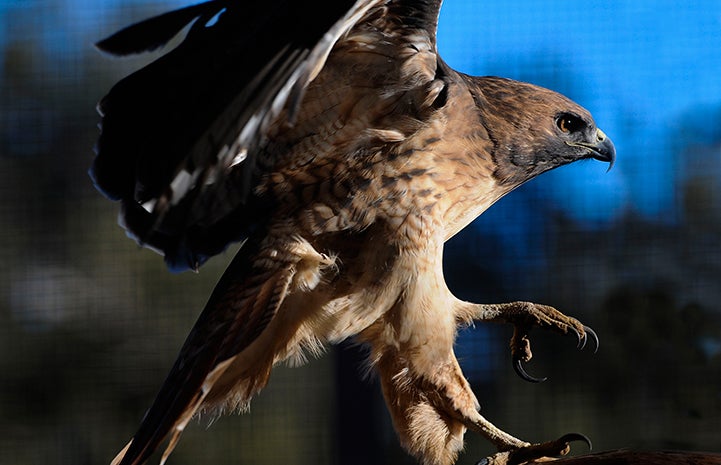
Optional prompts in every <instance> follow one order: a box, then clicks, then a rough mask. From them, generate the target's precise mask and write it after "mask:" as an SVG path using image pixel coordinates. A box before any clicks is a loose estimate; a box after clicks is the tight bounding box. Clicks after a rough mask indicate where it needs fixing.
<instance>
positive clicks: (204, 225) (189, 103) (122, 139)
mask: <svg viewBox="0 0 721 465" xmlns="http://www.w3.org/2000/svg"><path fill="white" fill-rule="evenodd" d="M245 3H246V2H231V1H220V0H216V1H210V2H206V3H203V4H200V5H196V6H194V7H188V8H185V9H181V10H177V11H176V12H171V13H168V14H166V15H161V16H159V17H156V18H153V19H150V20H147V21H144V22H142V23H139V24H137V25H135V26H131V27H130V28H127V29H125V30H123V31H121V32H120V33H118V34H117V35H115V36H112V37H110V38H109V39H107V40H106V41H103V42H101V43H100V47H102V48H103V49H105V50H107V51H110V52H117V53H133V52H138V51H143V50H147V49H152V48H155V47H157V46H159V45H162V44H163V43H164V42H165V41H167V40H168V39H169V38H170V37H171V36H172V35H173V33H175V32H176V31H177V30H179V29H181V28H182V27H183V26H184V25H185V24H187V23H188V22H189V21H195V23H193V25H192V26H191V28H190V31H189V32H188V36H187V37H186V39H185V41H184V42H183V43H182V44H180V45H179V46H178V48H176V49H174V50H173V51H171V52H170V53H168V54H167V55H165V56H164V57H162V58H160V59H159V60H157V61H156V62H154V63H153V64H151V65H149V66H148V67H146V68H144V69H141V70H140V71H138V72H136V73H135V74H133V75H131V76H129V77H128V78H126V79H124V80H123V81H121V82H120V83H118V84H117V85H116V86H115V88H113V90H112V91H111V92H110V94H109V95H108V96H107V97H106V98H105V99H104V100H103V101H102V102H101V104H100V109H101V111H102V112H103V114H104V117H103V131H102V135H101V138H100V140H99V142H98V156H97V158H96V160H95V163H94V165H93V168H92V176H93V179H94V180H95V182H96V184H97V186H98V187H99V188H100V189H101V190H103V191H104V192H105V193H106V194H107V195H108V196H109V197H111V198H114V199H118V200H120V201H121V202H122V205H123V213H122V215H123V221H124V223H125V225H126V227H127V228H128V231H129V232H130V233H131V234H133V235H134V236H135V237H136V238H137V239H138V240H139V241H140V242H142V243H144V244H146V245H148V246H150V247H154V248H156V249H158V250H160V251H161V252H163V253H164V254H165V257H166V260H167V261H168V263H169V264H170V265H171V266H175V267H195V266H198V265H199V264H200V263H202V261H203V260H204V259H205V258H206V257H208V256H210V255H212V254H214V253H217V252H218V251H219V250H221V249H222V248H223V247H224V246H225V245H226V244H227V242H228V241H230V240H233V239H238V238H240V237H242V236H244V235H246V234H247V233H248V231H249V230H250V229H252V228H253V227H254V226H256V228H257V229H256V230H254V231H253V233H252V234H251V235H250V239H248V242H247V243H246V244H245V245H244V246H243V247H242V248H241V250H240V252H239V254H238V256H237V257H236V258H235V260H234V261H233V263H232V264H231V265H230V267H229V268H228V270H227V271H226V273H225V274H224V275H223V278H222V279H221V281H220V282H219V284H218V286H217V287H216V289H215V291H214V292H213V295H212V296H211V298H210V300H209V301H208V304H207V305H206V308H205V309H204V311H203V313H202V315H201V316H200V318H199V319H198V321H197V322H196V324H195V326H194V328H193V329H192V331H191V332H190V334H189V336H188V338H187V340H186V342H185V344H184V346H183V348H182V350H181V352H180V354H179V356H178V359H177V361H176V363H175V364H174V366H173V368H172V370H171V372H170V374H169V375H168V377H167V378H166V380H165V382H164V383H163V386H162V388H161V390H160V392H159V394H158V396H157V397H156V399H155V402H154V403H153V406H152V407H151V408H150V410H149V411H148V413H147V414H146V416H145V418H144V419H143V422H142V424H141V426H140V428H139V429H138V431H137V433H136V434H135V436H134V437H133V439H132V441H131V442H130V443H129V444H128V445H127V446H126V448H125V449H123V451H122V452H121V453H120V454H119V455H118V457H117V458H116V459H115V461H114V462H113V464H114V465H137V464H140V463H142V462H144V461H145V459H147V458H148V456H149V455H150V454H152V453H153V451H154V450H155V449H156V448H157V447H158V446H159V444H160V443H161V442H163V441H164V440H165V439H166V438H167V437H168V436H170V444H169V446H168V448H167V450H166V453H165V457H167V454H168V453H170V451H172V449H173V447H174V445H175V443H176V442H177V439H178V437H179V435H180V433H181V432H182V430H183V428H184V427H185V425H186V424H187V422H188V421H189V420H190V418H191V417H192V416H193V415H194V414H195V413H196V412H197V410H198V409H199V408H202V406H203V401H204V400H208V399H210V397H212V396H221V397H222V396H223V395H224V394H227V393H226V391H225V390H224V389H226V388H227V385H228V384H232V383H230V382H226V381H228V380H227V379H223V382H225V384H224V386H226V387H224V388H223V389H218V388H217V384H216V381H218V380H219V379H221V378H222V377H223V376H224V375H225V376H226V377H232V376H231V375H228V373H226V368H227V365H228V363H227V362H228V361H229V360H231V359H232V358H233V357H234V356H235V355H236V354H239V353H240V352H242V351H243V350H244V349H245V348H246V347H248V346H249V345H250V344H251V343H252V342H253V341H255V340H256V338H257V337H258V335H260V334H261V333H262V332H263V331H264V329H265V328H266V326H267V325H268V324H269V322H270V321H271V320H272V319H273V318H274V316H275V315H276V312H278V311H279V309H280V308H281V306H282V305H283V302H284V299H285V297H286V294H287V293H288V292H290V291H292V289H289V286H290V284H291V283H292V282H293V279H294V275H295V273H296V271H295V268H294V266H295V263H296V262H297V261H298V260H299V259H298V258H297V257H296V258H295V259H294V258H293V257H292V256H291V257H285V258H284V259H283V260H278V261H277V262H274V261H272V260H271V261H270V262H268V261H267V260H257V258H258V256H273V257H275V256H276V255H277V254H278V250H279V249H282V247H278V244H272V247H271V246H270V245H267V244H266V245H265V246H262V245H261V244H263V243H265V241H264V240H263V233H264V228H265V225H263V224H259V223H263V221H262V218H264V217H266V216H267V215H270V214H272V212H273V211H274V210H273V208H272V207H273V206H270V207H271V208H267V207H268V206H267V205H261V204H260V203H259V202H260V201H261V200H259V199H260V197H258V196H254V195H253V192H252V191H251V190H252V189H253V187H254V185H255V184H254V183H255V182H256V179H255V176H257V175H258V173H262V170H263V169H268V168H267V167H265V166H264V163H269V162H268V161H267V160H263V159H262V156H263V155H267V154H266V153H265V152H264V151H263V147H264V144H265V138H267V137H271V136H272V134H273V131H274V130H277V129H278V128H279V127H281V125H293V124H294V123H297V124H296V128H302V129H298V131H299V132H302V133H303V134H305V135H303V136H299V137H306V136H307V134H313V133H314V132H316V131H318V132H320V131H325V129H326V128H318V127H314V124H327V125H334V124H335V123H337V122H335V121H326V119H327V118H323V121H324V122H323V123H319V122H318V119H315V116H317V111H316V110H317V109H318V108H322V109H323V110H322V111H323V112H328V113H330V114H332V112H330V111H329V110H328V107H333V108H335V103H328V102H324V101H322V100H323V96H324V94H325V92H324V91H326V90H327V93H329V94H333V95H336V96H337V95H341V94H343V92H344V91H345V90H346V89H345V88H341V89H339V88H328V89H325V88H323V86H324V85H328V86H331V87H332V86H333V85H334V84H333V79H332V78H333V77H334V74H332V73H331V74H329V75H324V77H322V78H318V79H317V80H316V81H315V82H314V83H313V86H314V87H313V88H312V89H310V90H308V93H309V94H310V93H313V99H312V103H310V104H308V106H310V107H312V108H307V107H305V106H300V107H298V105H301V103H302V102H304V100H302V97H303V92H304V91H305V90H306V89H307V86H308V84H309V83H310V82H311V81H313V80H314V79H315V77H316V75H317V74H318V73H320V72H321V70H322V68H323V66H324V64H325V63H326V58H327V55H328V54H329V53H331V49H332V48H333V47H334V45H338V48H337V49H336V50H337V51H338V53H343V54H346V53H347V54H348V56H343V57H338V56H336V55H334V57H335V58H336V60H335V63H336V65H335V66H341V64H339V63H342V64H349V63H350V64H352V62H353V59H354V58H353V57H354V56H356V54H358V55H363V54H365V55H366V58H368V57H369V56H372V57H373V60H374V61H372V62H371V63H372V64H375V63H376V62H378V63H383V66H384V67H386V68H384V69H382V70H380V71H378V72H377V75H378V76H383V77H385V76H384V74H385V71H389V72H391V71H392V72H391V73H390V74H392V75H393V76H394V77H393V79H394V80H395V82H394V86H395V87H396V88H397V89H401V90H398V94H399V95H406V94H403V92H406V91H408V94H407V96H409V98H410V96H411V94H412V96H414V97H417V98H418V99H419V101H420V102H422V105H425V107H428V106H429V105H430V103H429V102H431V101H432V100H433V98H435V97H436V96H437V95H438V92H439V91H440V90H439V89H440V87H434V88H433V89H434V90H433V91H432V92H431V93H432V95H433V96H434V97H433V98H429V97H428V96H427V95H426V94H425V93H426V87H427V85H429V80H431V81H432V80H433V75H434V73H435V66H436V60H435V58H433V59H429V56H430V55H433V57H434V53H435V24H436V20H437V16H438V9H439V8H440V1H423V0H415V1H412V0H406V1H386V0H365V1H357V2H355V3H354V4H352V5H351V2H345V3H344V2H343V1H342V0H333V1H332V2H328V1H316V2H299V1H293V0H289V1H280V0H276V1H275V2H271V3H273V4H272V5H267V2H266V3H265V4H264V6H263V7H262V8H261V7H260V6H257V4H258V3H260V2H247V3H250V4H251V5H252V6H250V7H249V8H250V9H251V10H252V11H251V10H245V9H244V6H243V5H244V4H245ZM339 5H344V6H343V7H342V8H341V6H339ZM266 9H267V10H266ZM218 13H220V14H219V15H218ZM216 15H218V16H217V21H215V22H214V23H212V24H210V25H208V21H209V20H210V19H212V18H214V17H215V16H216ZM155 26H157V28H158V30H157V31H152V29H153V28H154V27H155ZM324 28H325V30H324ZM379 29H380V30H383V31H385V32H383V34H385V37H387V38H388V40H391V39H396V40H398V41H399V44H397V47H392V46H388V45H387V44H385V45H384V46H383V47H385V48H381V47H379V48H377V49H376V48H375V47H376V45H377V44H376V43H375V42H372V41H370V42H369V41H367V40H366V39H368V38H371V39H372V38H374V37H376V36H375V35H373V34H370V32H371V31H377V30H379ZM421 30H425V31H426V33H425V34H420V35H422V36H423V37H422V38H421V39H418V38H417V37H416V35H417V33H418V32H419V31H421ZM366 32H368V33H369V34H366ZM429 36H430V37H429ZM346 37H348V39H346ZM345 40H347V42H345V43H340V42H343V41H345ZM368 40H370V39H368ZM419 44H422V45H419ZM419 46H422V47H425V48H424V51H423V52H422V53H421V52H419V50H418V49H417V47H419ZM361 51H362V53H359V52H361ZM380 51H384V52H388V51H390V52H392V53H389V54H388V55H387V56H386V55H379V53H380ZM396 54H397V55H398V56H396ZM416 54H417V55H422V57H421V58H419V59H418V61H419V62H420V64H419V63H415V62H414V57H415V55H416ZM401 55H402V56H401ZM366 66H367V64H366ZM428 66H430V69H428ZM401 68H404V69H403V70H401ZM405 68H408V69H405ZM343 73H350V70H343ZM419 76H422V78H421V77H419ZM376 77H377V76H375V75H374V76H372V78H369V81H368V82H365V81H363V82H362V83H363V85H366V86H370V84H369V82H370V81H373V80H374V79H376ZM399 79H400V80H401V81H402V80H403V79H408V82H397V81H398V80H399ZM376 81H378V82H380V83H379V84H377V85H378V88H373V89H370V88H364V89H363V90H362V91H358V92H362V96H363V98H364V99H369V100H374V98H373V97H374V95H375V94H374V93H377V95H375V99H377V100H379V101H380V100H383V99H384V98H385V99H386V100H393V101H396V100H394V99H392V98H391V99H389V98H388V94H389V93H390V90H389V89H388V88H385V87H384V85H385V84H384V83H383V82H382V79H377V80H376ZM416 88H419V89H420V90H419V91H418V92H417V93H412V92H411V91H410V90H411V89H416ZM354 92H355V91H354ZM350 94H351V95H356V93H353V92H351V93H350ZM357 96H358V95H356V97H357ZM351 98H355V97H351ZM397 102H400V103H398V104H397V106H396V107H394V108H397V109H399V110H398V111H408V110H407V108H408V107H409V106H412V105H411V104H410V103H409V102H410V100H407V99H406V100H402V101H400V100H398V101H397ZM356 103H357V102H355V101H351V102H348V103H347V104H346V105H344V107H349V108H353V107H356V106H357V105H356ZM380 106H381V107H383V108H385V107H384V106H383V105H380ZM366 108H374V106H373V105H369V104H368V102H366V101H364V106H362V108H358V109H356V111H358V112H361V113H365V109H366ZM310 115H314V116H313V117H311V116H310ZM396 116H399V118H398V119H399V120H401V121H395V120H396V118H394V114H383V120H384V122H385V123H388V124H390V125H392V124H393V122H394V121H395V122H398V123H399V124H400V123H401V122H402V121H405V120H406V119H408V118H407V115H403V114H400V115H396ZM296 117H297V118H298V121H295V118H296ZM378 118H379V119H380V117H378ZM361 123H362V122H361ZM361 123H359V122H358V121H354V124H348V125H347V126H346V127H344V128H343V130H342V131H340V130H339V131H338V132H339V133H342V134H343V137H344V138H346V139H347V138H354V137H357V138H362V137H364V136H363V134H361V132H362V131H364V130H366V129H370V128H367V127H364V126H363V124H361ZM381 129H383V128H381ZM381 132H382V131H381ZM388 132H393V131H388ZM289 133H290V134H291V136H292V137H295V134H296V133H295V132H293V131H289ZM394 134H396V133H394ZM286 135H288V133H286ZM338 137H340V136H338ZM394 137H395V136H394ZM275 142H279V141H277V140H276V141H275ZM279 143H282V144H285V143H289V142H288V141H287V140H285V139H283V141H282V142H279ZM333 143H340V142H339V141H338V140H325V141H323V145H324V147H323V148H322V150H321V149H319V151H323V153H324V156H328V157H330V156H332V155H333V154H336V155H337V156H342V155H343V154H342V153H340V150H338V151H334V150H333V147H327V145H331V146H332V145H333ZM336 152H339V153H336ZM288 154H289V155H287V156H288V157H292V156H293V155H300V152H298V150H290V151H289V152H288ZM275 156H283V154H282V153H281V154H280V155H278V154H277V153H276V154H275ZM332 161H333V160H325V161H324V163H326V164H330V163H332ZM270 163H272V161H271V162H270ZM288 165H293V162H292V161H288V160H285V166H288ZM298 165H299V166H298V167H297V169H298V171H297V173H296V174H297V175H298V176H299V177H304V176H306V175H307V173H304V172H303V167H302V166H300V165H302V163H300V162H298ZM306 177H307V176H306ZM360 181H363V180H359V182H360ZM260 209H264V211H263V212H260V211H257V210H260ZM290 235H292V234H290ZM281 236H283V237H286V235H282V234H281ZM261 247H267V248H268V249H264V250H261ZM271 248H272V250H269V249H271ZM264 254H265V255H264ZM291 255H292V253H291ZM269 263H270V264H269ZM306 287H307V286H306ZM302 288H303V286H300V287H299V288H298V289H302ZM298 292H300V291H298ZM274 355H276V354H273V353H271V354H270V356H271V359H272V358H273V357H272V356H274ZM229 371H230V370H229ZM231 381H232V380H231ZM248 383H250V384H251V385H253V384H262V383H263V381H262V380H255V379H251V380H248ZM214 385H215V386H216V391H213V386H214ZM211 391H212V392H211ZM206 396H210V397H207V398H206ZM220 400H222V399H214V401H220Z"/></svg>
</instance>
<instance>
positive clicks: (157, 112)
mask: <svg viewBox="0 0 721 465" xmlns="http://www.w3.org/2000/svg"><path fill="white" fill-rule="evenodd" d="M377 3H380V2H379V1H378V0H375V1H373V0H359V1H357V2H353V1H352V0H334V1H332V2H329V1H323V0H319V1H314V2H298V1H293V0H268V1H265V2H239V1H232V0H225V1H223V0H212V1H209V2H206V3H201V4H199V5H195V6H191V7H187V8H183V9H180V10H177V11H174V12H170V13H166V14H164V15H161V16H158V17H155V18H151V19H149V20H146V21H143V22H141V23H138V24H136V25H134V26H131V27H129V28H126V29H124V30H122V31H120V32H119V33H117V34H115V35H113V36H111V37H109V38H108V39H106V40H104V41H101V42H100V43H99V44H98V46H99V48H101V49H102V50H105V51H108V52H110V53H115V54H127V53H135V52H141V51H145V50H150V49H153V48H157V47H158V46H161V45H163V44H164V43H165V42H167V41H168V40H169V39H170V38H172V36H173V35H174V34H175V33H177V32H178V31H179V30H180V29H182V28H183V27H184V26H185V25H186V24H188V23H189V22H192V21H194V22H193V25H192V26H191V27H190V30H189V31H188V33H187V36H186V38H185V40H184V41H183V42H182V43H181V44H180V45H179V46H178V47H177V48H175V49H174V50H172V51H171V52H169V53H168V54H166V55H164V56H163V57H161V58H159V59H158V60H157V61H155V62H153V63H152V64H150V65H148V66H146V67H145V68H143V69H141V70H139V71H137V72H135V73H134V74H132V75H130V76H128V77H127V78H125V79H123V80H122V81H120V82H119V83H118V84H116V85H115V87H113V89H112V90H111V91H110V93H109V94H108V95H107V96H105V97H104V98H103V99H102V101H101V102H100V104H99V105H98V109H99V112H100V113H101V115H102V116H103V119H102V123H101V127H102V132H101V135H100V138H99V140H98V143H97V147H96V150H97V157H96V159H95V161H94V163H93V166H92V168H91V176H92V178H93V180H94V182H95V184H96V186H97V187H98V188H99V189H100V190H101V191H102V192H104V193H105V194H106V195H107V196H108V197H110V198H112V199H116V200H120V201H121V203H122V213H121V222H122V223H123V225H124V226H125V227H126V229H127V230H128V232H129V233H130V234H131V235H132V236H134V237H135V238H136V239H137V240H138V241H139V242H140V243H142V244H143V245H146V246H148V247H150V248H153V249H155V250H157V251H159V252H161V253H163V254H164V255H165V258H166V261H167V262H168V264H169V266H171V268H175V269H184V268H188V267H190V268H197V267H198V266H199V265H200V264H202V263H203V262H204V261H205V260H206V259H207V258H208V257H209V256H212V255H214V254H216V253H218V252H220V251H221V250H223V248H225V246H226V245H227V244H228V242H230V241H232V240H240V239H242V238H243V237H244V236H245V235H246V234H247V232H248V230H249V229H250V228H252V227H253V225H254V223H255V220H256V216H257V215H258V211H259V210H260V209H261V208H263V209H265V207H267V206H260V205H257V204H256V203H254V202H252V201H251V200H250V198H249V194H250V191H251V189H252V187H253V182H254V179H255V177H256V176H255V175H256V173H257V171H258V169H257V168H256V164H257V157H256V154H257V148H258V147H259V146H260V145H261V144H262V142H263V140H264V137H265V136H266V134H267V132H268V129H269V127H270V126H271V125H279V124H292V122H293V113H294V108H295V107H296V106H297V105H298V103H299V102H300V99H301V98H302V95H303V91H304V89H305V88H306V86H307V84H308V83H309V82H310V81H311V80H312V79H313V78H314V77H315V75H316V74H317V73H318V71H319V70H320V69H321V68H322V66H323V64H324V62H325V58H326V57H327V55H328V53H329V52H330V50H331V48H332V47H333V45H334V43H335V41H336V40H337V39H338V38H339V37H340V36H341V35H342V34H343V33H344V32H346V31H347V30H348V29H350V28H351V27H352V26H353V24H354V23H355V22H356V21H358V20H359V19H360V17H361V16H362V15H363V13H364V12H366V11H367V10H368V9H369V8H371V7H372V6H373V5H374V4H377ZM281 113H283V115H282V116H281Z"/></svg>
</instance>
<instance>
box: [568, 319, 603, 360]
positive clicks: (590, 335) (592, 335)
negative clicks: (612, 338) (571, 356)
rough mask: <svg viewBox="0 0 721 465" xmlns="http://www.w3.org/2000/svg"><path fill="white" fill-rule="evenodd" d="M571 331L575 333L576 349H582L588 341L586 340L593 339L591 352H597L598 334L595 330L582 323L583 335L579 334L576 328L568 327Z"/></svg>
mask: <svg viewBox="0 0 721 465" xmlns="http://www.w3.org/2000/svg"><path fill="white" fill-rule="evenodd" d="M570 330H571V331H573V334H575V335H576V339H578V345H577V346H576V347H577V348H578V350H583V349H584V348H585V347H586V343H588V340H589V339H591V340H592V341H593V353H594V354H595V353H596V352H598V345H599V342H598V335H597V334H596V331H594V330H592V329H591V328H589V327H588V326H586V325H583V331H584V333H585V334H584V335H583V336H581V334H580V333H579V332H578V331H577V330H576V328H573V327H572V328H570Z"/></svg>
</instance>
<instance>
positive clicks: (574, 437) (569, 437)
mask: <svg viewBox="0 0 721 465" xmlns="http://www.w3.org/2000/svg"><path fill="white" fill-rule="evenodd" d="M573 441H581V442H585V443H586V445H587V446H588V449H589V450H592V449H593V444H591V440H590V439H589V438H588V436H586V435H585V434H581V433H568V434H564V435H563V436H561V437H560V438H558V440H557V442H565V443H569V442H573Z"/></svg>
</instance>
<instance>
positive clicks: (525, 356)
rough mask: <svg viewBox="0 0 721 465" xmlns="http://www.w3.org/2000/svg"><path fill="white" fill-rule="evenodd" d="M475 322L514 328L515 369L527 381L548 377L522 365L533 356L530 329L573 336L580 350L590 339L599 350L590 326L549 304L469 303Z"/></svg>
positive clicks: (512, 344)
mask: <svg viewBox="0 0 721 465" xmlns="http://www.w3.org/2000/svg"><path fill="white" fill-rule="evenodd" d="M466 309H467V310H470V316H471V318H472V319H478V320H484V321H500V322H506V323H510V324H512V325H513V326H514V331H513V336H512V337H511V355H512V357H513V368H514V369H515V370H516V373H518V375H519V376H520V377H521V378H523V379H524V380H526V381H530V382H534V383H538V382H541V381H544V380H545V379H546V378H535V377H533V376H531V375H529V374H528V373H527V372H526V370H525V369H524V368H523V363H526V362H528V361H529V360H531V358H532V357H533V354H532V353H531V341H530V339H529V336H528V335H529V333H530V331H531V328H533V327H536V326H537V327H539V328H543V329H550V330H553V331H556V332H559V333H562V334H568V333H573V334H575V335H576V338H577V339H578V348H579V349H583V348H584V347H586V344H587V342H588V341H589V340H590V341H591V343H592V345H593V346H594V352H596V351H597V350H598V344H599V342H598V336H597V335H596V333H595V332H594V331H593V330H592V329H591V328H589V327H588V326H586V325H584V324H582V323H581V322H580V321H578V320H577V319H575V318H573V317H570V316H567V315H564V314H563V313H561V312H559V311H558V310H556V309H555V308H553V307H551V306H548V305H541V304H534V303H532V302H509V303H503V304H468V306H467V307H466Z"/></svg>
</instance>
